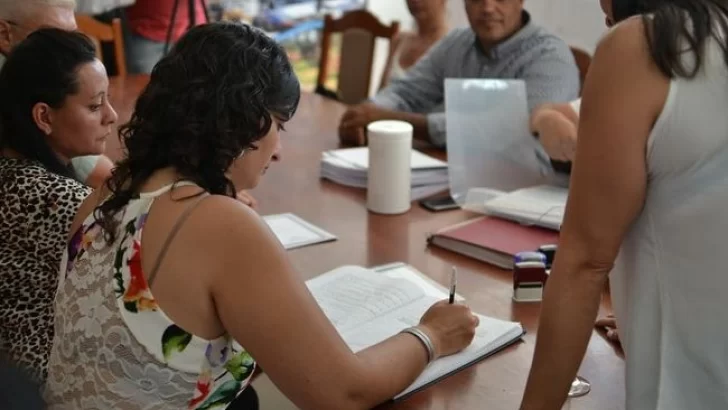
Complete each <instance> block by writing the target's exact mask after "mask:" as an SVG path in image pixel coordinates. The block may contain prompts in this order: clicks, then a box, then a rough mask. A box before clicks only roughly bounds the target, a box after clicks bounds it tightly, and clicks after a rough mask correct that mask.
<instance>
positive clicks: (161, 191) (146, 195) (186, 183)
mask: <svg viewBox="0 0 728 410" xmlns="http://www.w3.org/2000/svg"><path fill="white" fill-rule="evenodd" d="M181 186H198V185H197V184H195V183H194V182H192V181H187V180H184V179H183V180H179V181H176V182H173V183H171V184H167V185H165V186H163V187H161V188H159V189H156V190H154V191H151V192H140V193H139V197H140V198H156V197H158V196H160V195H162V194H165V193H167V192H169V191H171V190H172V189H174V188H177V187H181Z"/></svg>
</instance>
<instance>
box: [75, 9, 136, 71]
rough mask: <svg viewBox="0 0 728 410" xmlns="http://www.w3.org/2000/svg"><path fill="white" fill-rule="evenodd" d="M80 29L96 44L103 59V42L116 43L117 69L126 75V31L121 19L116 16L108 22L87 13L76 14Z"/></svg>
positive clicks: (100, 57) (99, 55)
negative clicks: (122, 26) (123, 29)
mask: <svg viewBox="0 0 728 410" xmlns="http://www.w3.org/2000/svg"><path fill="white" fill-rule="evenodd" d="M76 23H77V24H78V31H80V32H82V33H84V34H86V35H87V36H89V37H90V38H91V40H92V41H93V42H94V43H95V45H96V55H97V56H98V57H99V59H100V60H102V61H103V58H102V52H101V42H111V43H113V44H114V61H115V62H116V71H117V74H118V75H120V76H126V74H127V71H126V55H125V54H124V33H123V31H122V29H121V20H120V19H118V18H114V19H113V20H111V24H106V23H103V22H100V21H98V20H96V19H95V18H93V17H91V16H87V15H85V14H76Z"/></svg>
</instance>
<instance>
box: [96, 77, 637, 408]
mask: <svg viewBox="0 0 728 410" xmlns="http://www.w3.org/2000/svg"><path fill="white" fill-rule="evenodd" d="M146 82H147V77H143V76H141V77H134V76H132V77H128V78H125V79H122V78H114V79H112V81H111V93H112V103H113V104H114V107H115V108H116V109H117V111H118V113H119V118H120V123H122V122H124V121H126V120H128V119H129V116H130V113H131V111H132V110H133V104H134V101H135V99H136V96H137V95H138V94H139V92H140V91H141V90H142V88H143V87H144V85H145V84H146ZM343 111H344V107H343V106H342V105H340V104H339V103H336V102H334V101H331V100H327V99H324V98H322V97H320V96H318V95H313V94H304V95H303V96H302V98H301V104H300V107H299V109H298V112H297V113H296V115H295V117H294V118H293V119H292V120H291V122H290V123H289V124H287V125H286V129H287V131H286V132H285V133H284V134H283V136H282V142H283V153H282V161H281V162H280V163H278V164H274V165H273V166H272V167H271V168H270V169H269V171H268V173H267V174H266V176H265V177H264V178H263V179H262V181H261V184H260V186H259V187H257V188H256V189H254V190H253V191H251V192H252V194H253V195H254V196H255V198H256V199H257V200H258V202H259V208H258V210H259V212H260V213H261V214H275V213H283V212H293V213H295V214H297V215H298V216H300V217H302V218H304V219H306V220H308V221H309V222H311V223H313V224H316V225H318V226H320V227H322V228H323V229H325V230H328V231H329V232H331V233H333V234H334V235H336V236H337V237H338V240H336V241H334V242H330V243H326V244H319V245H314V246H310V247H305V248H300V249H297V250H292V251H289V255H290V257H291V259H292V261H293V263H294V266H296V268H297V269H298V271H299V272H300V273H301V278H302V279H304V280H305V279H309V278H312V277H314V276H316V275H318V274H320V273H323V272H326V271H328V270H330V269H334V268H336V267H338V266H341V265H346V264H355V265H361V266H374V265H379V264H384V263H389V262H394V261H404V262H407V263H409V264H411V265H413V266H414V267H416V268H417V269H419V270H420V271H422V272H423V273H425V274H427V275H429V276H430V277H431V278H433V279H434V280H436V281H438V282H439V283H441V284H443V285H447V284H448V280H449V273H450V270H451V267H452V266H453V265H454V266H457V267H458V270H459V274H458V293H460V294H462V295H463V296H464V297H465V298H466V299H467V303H468V305H469V306H471V307H472V309H473V310H475V311H477V312H479V313H481V314H484V315H488V316H493V317H496V318H501V319H507V320H513V321H518V322H521V323H522V324H523V326H524V327H525V329H526V330H527V332H528V333H527V334H526V336H525V337H524V338H523V342H519V343H517V344H516V345H514V346H512V347H510V348H508V349H506V350H504V351H502V352H500V353H498V354H496V355H494V356H492V357H490V358H488V359H486V360H484V361H482V362H480V363H478V364H476V365H474V366H472V367H470V368H468V369H466V370H464V371H461V372H459V373H457V374H455V375H453V376H451V377H448V378H446V379H444V380H442V381H440V382H439V383H437V384H435V385H433V386H431V387H429V388H427V389H425V390H423V391H421V392H419V393H417V394H415V395H413V396H410V397H409V398H407V399H406V400H404V401H402V402H398V403H391V404H387V405H384V406H382V408H386V409H443V410H444V409H458V410H460V409H466V410H467V409H509V410H510V409H516V408H518V405H519V403H520V399H521V395H522V393H523V388H524V386H525V382H526V377H527V375H528V369H529V367H530V364H531V358H532V355H533V348H534V342H535V336H536V331H537V328H538V316H539V311H540V305H539V304H538V303H520V304H519V303H513V302H512V301H511V295H512V280H511V273H510V271H505V270H501V269H498V268H495V267H493V266H490V265H488V264H485V263H482V262H479V261H476V260H474V259H470V258H467V257H463V256H459V255H457V254H454V253H451V252H448V251H445V250H441V249H437V248H428V247H427V246H426V238H427V235H428V234H429V233H431V232H434V231H436V230H438V229H441V228H443V227H446V226H449V225H451V224H454V223H457V222H460V221H463V220H466V219H469V218H472V217H474V215H472V214H468V213H467V212H464V211H460V210H457V211H447V212H440V213H431V212H428V211H426V210H425V209H423V208H421V207H419V205H417V204H416V203H413V205H412V209H411V210H410V211H409V212H407V213H405V214H402V215H397V216H384V215H376V214H372V213H369V212H368V211H367V209H366V193H365V191H364V190H360V189H354V188H348V187H344V186H340V185H336V184H334V183H331V182H328V181H324V180H321V179H320V177H319V163H320V160H321V152H322V151H324V150H328V149H335V148H337V147H338V137H337V133H336V129H337V124H338V122H339V118H340V116H341V115H342V114H343ZM429 153H434V152H429ZM107 154H108V155H109V156H110V157H112V158H113V159H118V158H119V157H120V155H121V154H122V151H121V149H120V148H119V143H118V141H116V140H114V141H110V142H109V145H108V147H107ZM434 154H435V155H439V156H440V157H442V154H439V153H434ZM609 311H610V307H609V301H608V299H607V298H605V300H604V302H603V303H602V312H601V314H606V313H609ZM579 374H580V375H581V376H583V377H585V378H586V379H588V380H589V381H591V383H592V391H591V393H589V394H588V395H586V396H584V397H581V398H577V399H573V400H571V401H570V402H567V405H566V407H565V408H568V409H574V410H575V409H589V410H607V409H623V408H624V362H623V360H622V358H621V352H620V351H619V350H618V349H617V348H615V347H614V346H613V345H612V344H610V343H609V342H607V341H606V340H605V339H604V337H603V336H602V334H600V333H599V332H596V331H595V332H594V333H593V335H592V340H591V343H590V344H589V349H588V351H587V354H586V356H585V357H584V361H583V363H582V366H581V370H580V372H579Z"/></svg>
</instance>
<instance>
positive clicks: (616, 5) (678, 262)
mask: <svg viewBox="0 0 728 410" xmlns="http://www.w3.org/2000/svg"><path fill="white" fill-rule="evenodd" d="M601 3H602V4H601V5H602V8H603V9H604V11H605V13H606V14H607V15H608V16H609V18H611V19H613V20H614V21H616V22H618V24H617V25H616V26H615V27H613V28H612V29H611V30H610V32H609V33H607V35H606V36H605V37H604V38H603V39H602V41H601V43H600V44H599V47H598V49H597V52H596V55H595V57H594V61H593V63H592V65H591V68H590V72H589V76H588V78H587V81H586V85H585V87H584V94H583V96H584V97H583V98H584V99H583V106H582V109H581V112H580V114H581V120H580V123H579V130H578V141H579V143H578V146H577V150H576V157H575V161H574V164H575V167H574V170H573V173H572V175H571V186H570V193H569V200H568V204H567V207H566V216H565V220H564V224H563V227H562V230H561V240H560V243H559V254H558V255H557V257H556V261H555V264H554V268H553V270H552V273H551V277H550V279H549V285H548V286H547V289H546V294H545V296H544V301H543V306H542V310H541V312H542V315H541V320H540V326H539V331H538V338H537V342H536V348H535V355H534V360H533V366H532V368H531V372H530V374H529V378H528V383H527V386H526V389H525V393H524V397H523V401H522V404H521V409H560V408H561V406H562V405H563V403H564V401H565V400H566V397H567V392H568V390H569V385H570V384H571V382H572V380H573V379H574V376H575V375H576V373H577V370H578V368H579V364H580V362H581V360H582V358H583V355H584V352H585V349H586V346H587V343H588V341H589V339H590V336H591V332H592V326H593V323H594V319H595V318H596V315H597V311H598V307H599V302H600V298H601V295H602V292H603V290H604V287H605V285H606V283H607V280H608V279H609V280H611V282H610V285H611V294H612V301H613V305H614V308H615V314H616V318H617V322H618V325H619V329H620V339H621V341H622V345H623V347H624V351H625V360H626V377H625V379H626V403H625V408H626V409H627V410H632V409H639V410H643V409H660V410H673V409H675V410H677V409H726V408H728V330H726V327H725V326H724V324H725V323H726V322H727V321H728V313H726V312H727V311H726V309H725V298H726V296H725V291H726V289H728V275H726V273H725V271H726V269H725V262H724V258H725V257H724V254H725V253H726V246H725V236H726V232H728V115H726V113H728V66H727V65H726V61H727V57H728V52H727V51H725V50H726V46H727V45H728V44H727V43H728V40H727V39H726V29H728V4H726V2H725V1H724V0H693V1H691V2H683V1H678V0H662V1H657V0H653V1H647V0H612V1H609V0H602V1H601ZM631 14H641V16H639V17H634V18H625V17H626V16H629V15H631ZM693 27H698V28H700V30H695V29H693ZM646 30H649V33H651V36H650V37H649V38H648V37H647V35H646V34H645V33H646V32H647V31H646ZM597 387H598V386H595V388H597Z"/></svg>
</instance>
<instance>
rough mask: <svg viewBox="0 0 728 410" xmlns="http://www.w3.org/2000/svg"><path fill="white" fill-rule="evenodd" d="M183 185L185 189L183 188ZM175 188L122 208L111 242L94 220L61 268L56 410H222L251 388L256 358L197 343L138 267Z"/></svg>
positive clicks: (53, 389)
mask: <svg viewBox="0 0 728 410" xmlns="http://www.w3.org/2000/svg"><path fill="white" fill-rule="evenodd" d="M178 185H179V184H178ZM169 189H171V186H167V187H164V188H162V189H160V190H158V191H155V192H152V193H142V194H140V195H139V197H138V198H136V199H133V200H132V201H130V202H129V204H128V205H127V206H126V208H125V209H124V211H123V212H121V213H120V214H122V216H121V217H120V218H119V219H120V222H121V223H120V224H119V231H118V232H117V237H116V241H115V243H113V244H112V246H109V245H107V243H106V241H105V240H104V235H103V233H102V231H101V229H100V227H99V226H98V225H97V223H96V221H95V219H94V217H93V215H91V216H89V218H88V219H87V220H86V221H85V222H84V224H83V225H82V227H81V228H80V229H79V230H78V232H76V233H75V235H74V236H73V238H72V240H71V242H70V243H69V245H68V249H67V250H66V252H65V253H64V256H63V261H62V263H61V274H60V278H59V287H58V293H57V295H56V300H55V337H54V341H53V348H52V350H51V355H50V359H49V363H48V379H47V383H46V387H45V398H46V400H47V402H48V404H49V408H50V409H81V408H84V409H99V410H101V409H130V410H131V409H144V410H166V409H175V410H178V409H195V410H206V409H223V408H225V407H227V405H228V404H229V403H230V402H232V401H233V399H234V398H235V397H236V396H237V395H238V394H239V393H240V392H241V391H242V390H243V389H244V388H245V387H246V386H247V385H248V383H249V382H250V379H251V377H252V374H253V370H254V369H255V362H254V361H253V359H252V358H251V357H250V355H249V354H248V353H247V352H246V351H245V350H243V349H242V348H241V347H240V346H239V345H238V344H237V343H235V342H234V341H233V340H232V339H231V338H230V337H229V336H227V335H225V336H222V337H219V338H217V339H214V340H205V339H202V338H200V337H198V336H195V335H193V334H191V333H189V332H187V331H185V330H184V329H182V328H180V327H179V326H177V325H176V324H175V323H173V322H172V321H171V320H170V319H169V317H167V315H165V314H164V311H163V310H162V309H161V308H160V307H159V306H158V305H157V302H156V301H155V299H154V295H153V294H152V292H151V291H150V290H149V287H148V285H147V281H146V279H145V275H144V272H143V271H142V264H141V254H140V252H141V242H140V240H141V237H142V232H143V230H144V224H145V222H146V216H147V214H148V213H149V209H150V207H151V205H152V203H153V202H154V199H155V198H156V197H158V196H159V195H161V194H163V193H165V192H168V191H169Z"/></svg>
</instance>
